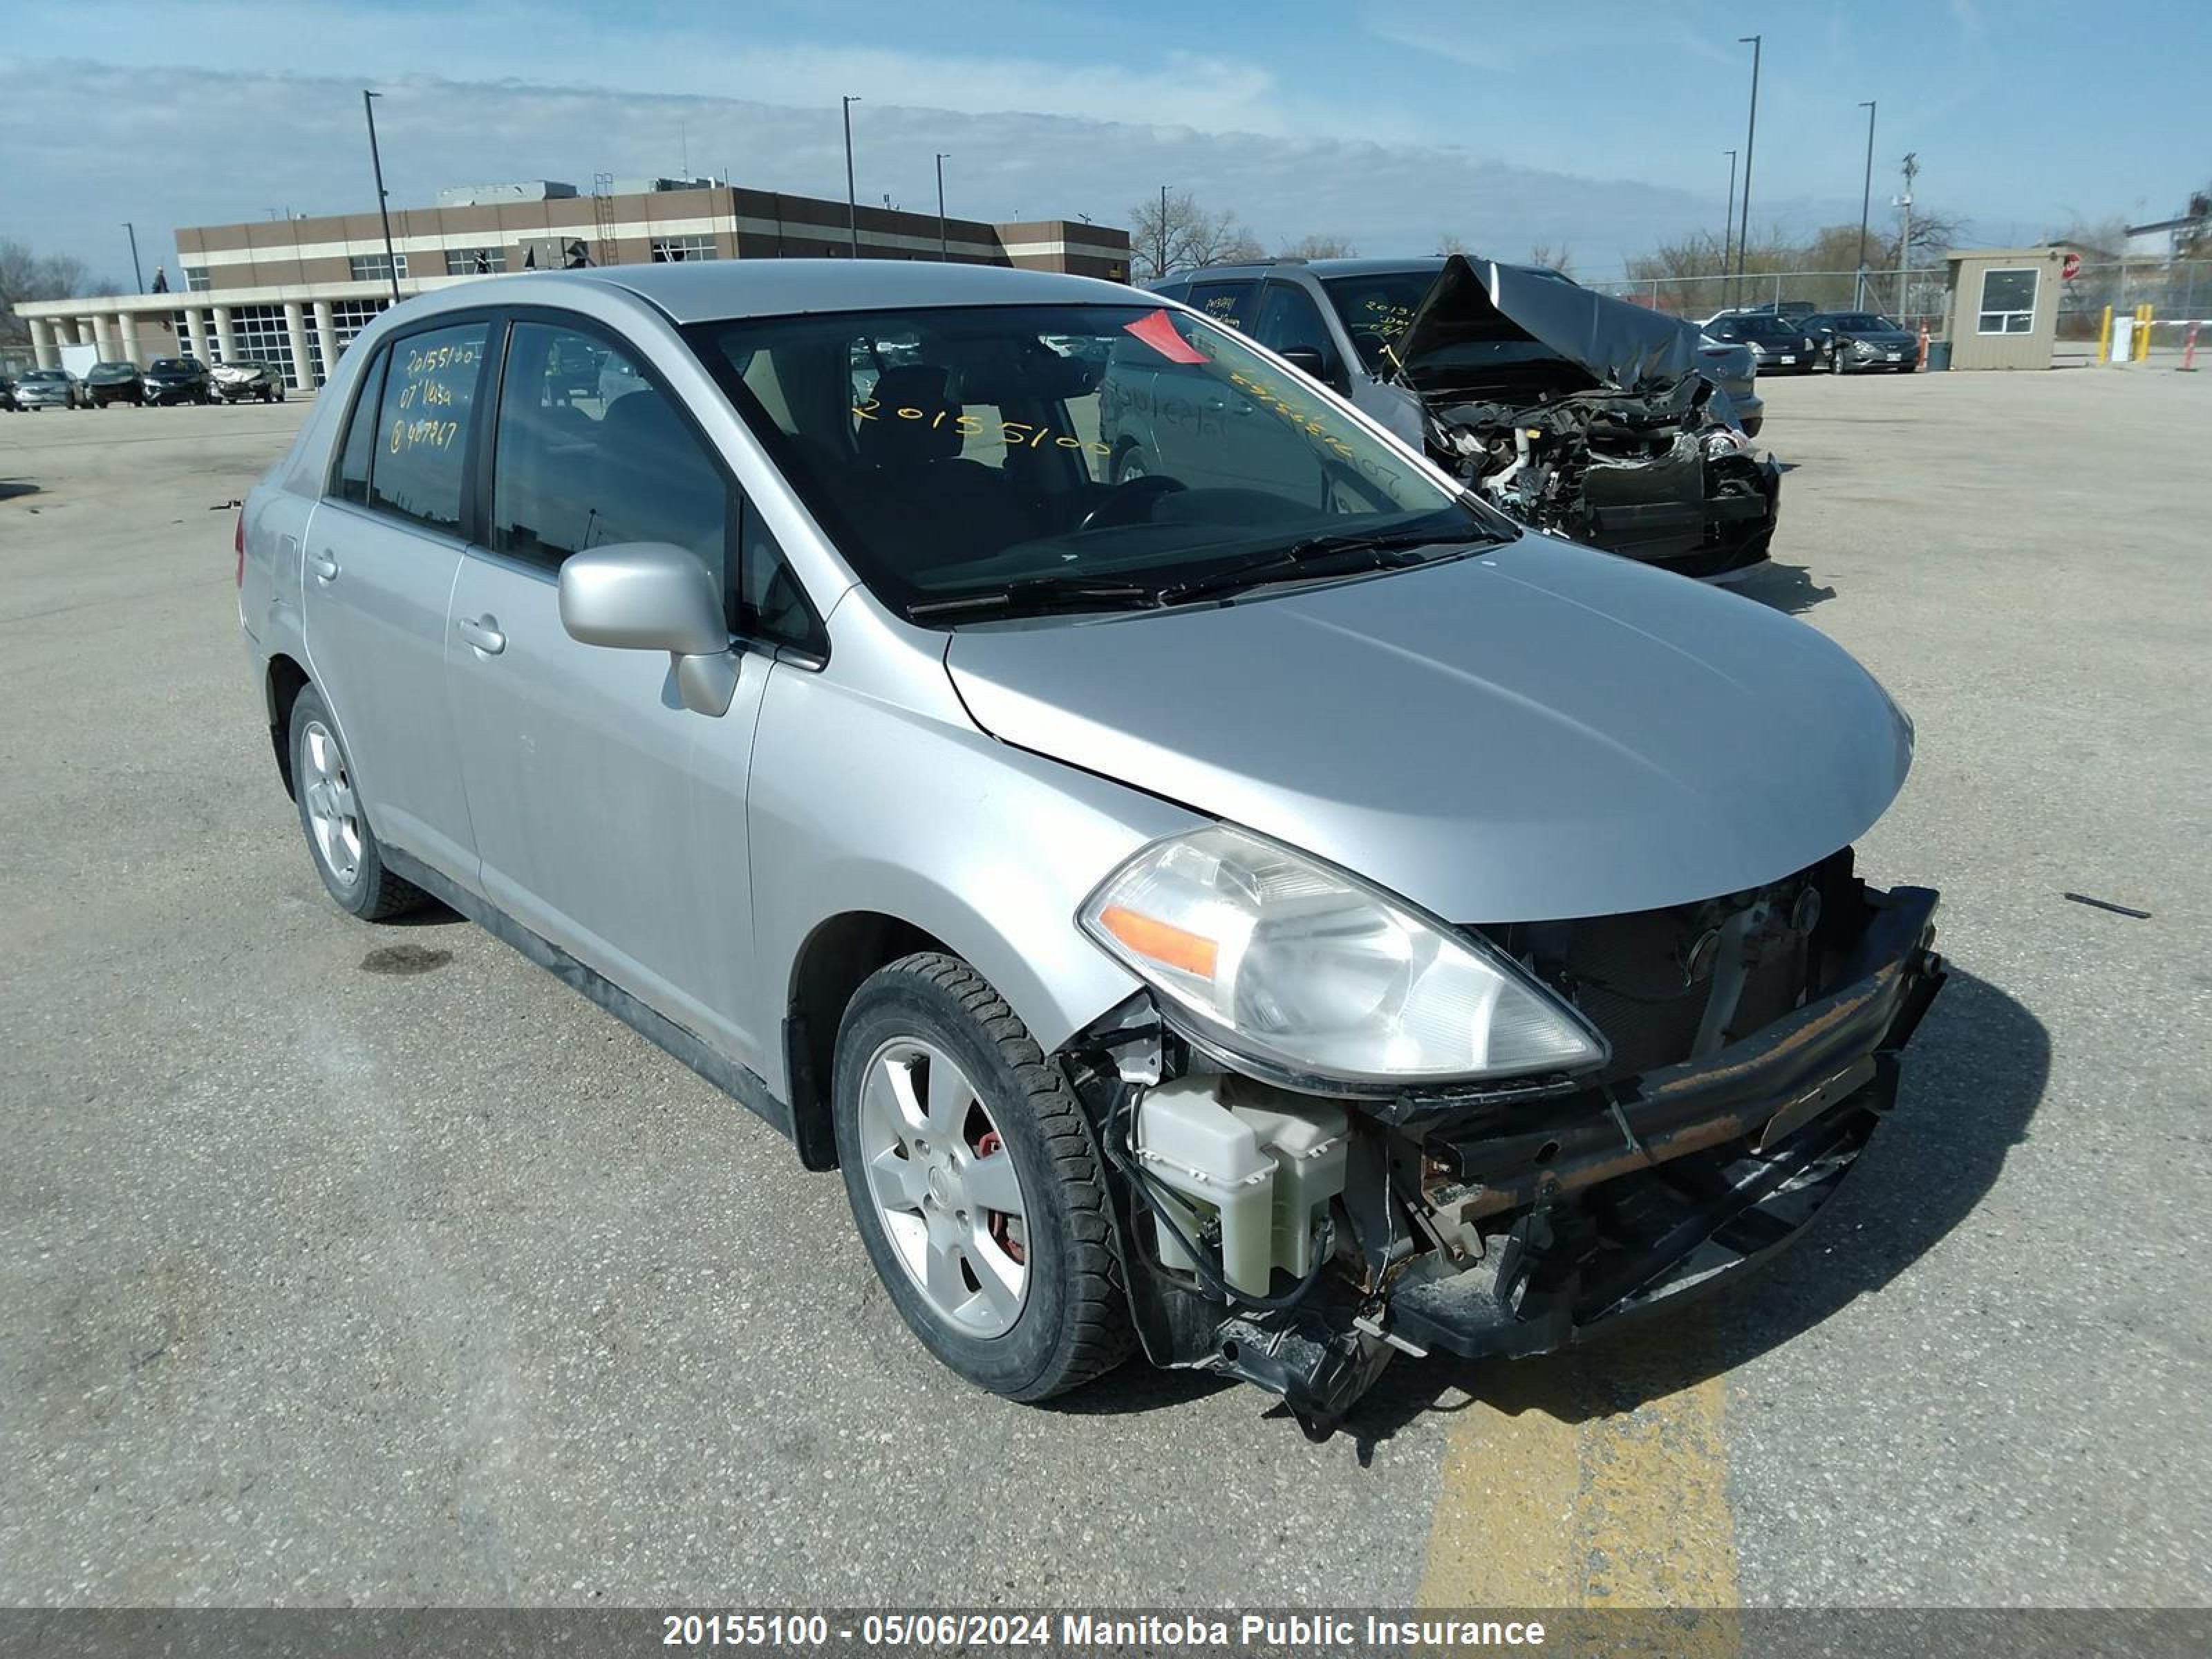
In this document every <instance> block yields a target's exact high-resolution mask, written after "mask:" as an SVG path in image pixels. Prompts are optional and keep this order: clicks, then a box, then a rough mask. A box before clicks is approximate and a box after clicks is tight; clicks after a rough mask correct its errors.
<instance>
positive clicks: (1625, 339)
mask: <svg viewBox="0 0 2212 1659" xmlns="http://www.w3.org/2000/svg"><path fill="white" fill-rule="evenodd" d="M1500 318H1503V319H1504V320H1505V321H1506V322H1507V323H1508V324H1510V325H1512V326H1513V327H1515V328H1517V329H1519V330H1520V331H1522V333H1524V334H1526V335H1527V336H1528V337H1529V338H1531V339H1533V340H1534V341H1536V342H1537V343H1540V344H1541V345H1544V346H1547V347H1548V348H1549V349H1552V350H1553V351H1555V352H1557V353H1558V354H1559V356H1562V357H1565V359H1566V360H1567V361H1568V362H1571V363H1574V364H1576V365H1577V367H1579V368H1583V369H1586V370H1588V371H1589V374H1590V375H1591V376H1592V377H1593V379H1594V380H1596V381H1597V383H1598V384H1600V385H1601V386H1609V387H1611V388H1612V389H1613V390H1614V391H1616V392H1652V391H1656V390H1659V389H1661V388H1662V387H1667V386H1674V385H1677V384H1679V383H1680V381H1681V380H1683V378H1684V377H1685V376H1686V375H1691V374H1696V373H1698V371H1699V361H1698V337H1697V335H1696V332H1695V331H1693V330H1690V329H1686V328H1684V327H1683V326H1682V325H1681V324H1680V323H1678V322H1676V321H1675V320H1674V319H1673V318H1671V317H1668V316H1666V315H1664V314H1662V313H1659V312H1656V311H1653V310H1650V309H1649V308H1647V307H1644V306H1638V305H1631V304H1630V303H1629V302H1628V301H1626V300H1616V299H1613V298H1612V297H1610V296H1609V295H1603V294H1593V293H1592V292H1591V291H1590V290H1589V289H1586V288H1580V287H1577V285H1576V284H1574V283H1571V282H1569V281H1567V280H1566V279H1565V277H1562V276H1554V275H1553V273H1551V272H1550V271H1546V270H1534V269H1531V268H1529V267H1528V266H1525V265H1504V264H1498V263H1496V262H1495V261H1493V260H1489V259H1469V258H1468V257H1467V256H1466V255H1465V254H1463V253H1455V254H1453V255H1452V256H1451V257H1450V258H1448V259H1446V260H1445V261H1444V265H1443V270H1440V271H1438V272H1437V277H1436V280H1435V281H1434V282H1433V283H1431V284H1430V285H1429V291H1428V293H1427V294H1426V295H1424V296H1423V297H1422V300H1421V302H1420V304H1419V305H1418V306H1416V307H1414V308H1413V317H1412V318H1411V319H1410V320H1408V321H1407V325H1406V331H1405V332H1404V333H1403V334H1401V335H1400V336H1399V337H1398V343H1397V344H1396V345H1395V347H1394V348H1393V349H1394V351H1395V354H1396V356H1397V359H1398V362H1400V363H1401V365H1403V366H1404V367H1405V368H1407V369H1409V370H1412V369H1418V368H1419V367H1420V365H1421V362H1422V360H1423V359H1425V358H1429V357H1433V356H1435V355H1436V354H1437V353H1438V352H1439V351H1441V350H1443V349H1446V348H1448V347H1449V346H1452V345H1455V344H1458V343H1463V342H1467V341H1469V340H1481V339H1492V338H1495V337H1496V335H1497V331H1498V319H1500Z"/></svg>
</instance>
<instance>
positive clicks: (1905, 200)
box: [1897, 150, 1920, 320]
mask: <svg viewBox="0 0 2212 1659" xmlns="http://www.w3.org/2000/svg"><path fill="white" fill-rule="evenodd" d="M1919 171H1920V157H1919V152H1918V151H1917V150H1907V151H1905V193H1904V194H1903V195H1902V196H1899V197H1898V198H1897V206H1898V211H1899V216H1900V224H1899V229H1898V233H1897V309H1898V313H1899V319H1900V320H1901V319H1902V318H1903V315H1904V313H1905V312H1906V311H1908V310H1910V309H1911V305H1912V178H1913V175H1914V174H1915V173H1918V172H1919Z"/></svg>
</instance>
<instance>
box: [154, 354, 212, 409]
mask: <svg viewBox="0 0 2212 1659" xmlns="http://www.w3.org/2000/svg"><path fill="white" fill-rule="evenodd" d="M214 395H215V394H214V393H213V392H211V391H210V389H209V386H208V371H207V365H206V364H205V363H204V362H201V361H200V360H199V359H198V358H197V357H157V358H155V360H154V362H153V363H152V364H151V365H149V367H148V368H147V370H146V401H147V402H148V403H149V404H204V403H206V402H208V401H209V400H210V398H212V397H213V396H214Z"/></svg>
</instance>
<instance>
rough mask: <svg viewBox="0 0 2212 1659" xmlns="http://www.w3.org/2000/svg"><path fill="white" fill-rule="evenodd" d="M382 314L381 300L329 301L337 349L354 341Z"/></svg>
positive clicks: (344, 347) (343, 347)
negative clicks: (336, 338)
mask: <svg viewBox="0 0 2212 1659" xmlns="http://www.w3.org/2000/svg"><path fill="white" fill-rule="evenodd" d="M383 314H384V301H381V300H334V301H331V332H332V333H334V334H336V335H337V337H338V350H339V351H340V352H341V353H343V351H344V350H345V349H346V348H347V347H348V346H349V345H351V344H352V343H354V337H355V336H356V335H357V334H359V333H360V332H361V331H362V330H363V329H365V328H367V327H368V325H370V324H371V323H373V322H374V321H375V320H376V319H378V318H379V317H381V316H382V315H383Z"/></svg>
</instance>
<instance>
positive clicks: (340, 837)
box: [299, 720, 362, 887]
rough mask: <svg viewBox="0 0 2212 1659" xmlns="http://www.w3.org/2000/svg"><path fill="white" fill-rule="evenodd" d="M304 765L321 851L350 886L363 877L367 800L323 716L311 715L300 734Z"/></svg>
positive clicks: (304, 794) (305, 793) (305, 792)
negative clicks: (355, 784)
mask: <svg viewBox="0 0 2212 1659" xmlns="http://www.w3.org/2000/svg"><path fill="white" fill-rule="evenodd" d="M300 764H301V769H302V770H303V771H304V773H305V774H306V775H305V776H303V777H301V779H300V780H299V785H300V788H301V799H303V800H304V801H306V802H307V823H308V826H309V828H310V829H312V830H313V834H314V838H315V853H316V855H317V856H318V857H319V858H320V859H321V860H322V861H323V866H324V868H325V869H327V870H328V871H329V872H331V876H332V877H333V878H336V879H337V883H338V884H339V885H340V886H342V887H350V886H352V885H353V884H354V883H355V882H356V881H357V880H358V879H359V878H360V877H361V842H362V836H361V805H360V803H359V802H358V801H357V800H356V799H355V797H354V792H353V779H352V777H351V776H350V775H349V774H348V772H347V770H346V763H345V753H344V751H343V750H341V749H340V748H339V747H338V740H337V738H334V737H332V736H331V732H330V729H329V728H328V727H327V726H325V725H324V724H323V723H322V722H321V721H320V720H309V721H308V722H307V726H305V728H303V729H302V730H301V733H300Z"/></svg>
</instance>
